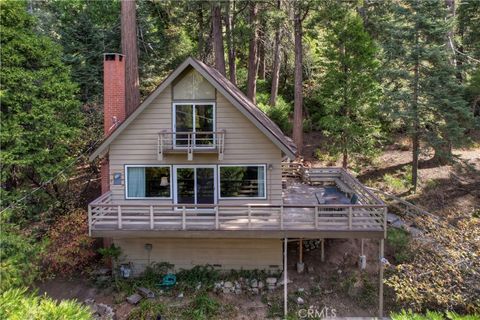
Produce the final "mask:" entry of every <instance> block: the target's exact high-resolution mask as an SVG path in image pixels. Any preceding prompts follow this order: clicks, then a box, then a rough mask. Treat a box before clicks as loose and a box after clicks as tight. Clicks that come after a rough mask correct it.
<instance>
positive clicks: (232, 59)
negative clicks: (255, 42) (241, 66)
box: [225, 1, 237, 85]
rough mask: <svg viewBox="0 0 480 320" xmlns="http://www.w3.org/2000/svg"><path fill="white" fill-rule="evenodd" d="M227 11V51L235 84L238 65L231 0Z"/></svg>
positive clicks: (232, 79)
mask: <svg viewBox="0 0 480 320" xmlns="http://www.w3.org/2000/svg"><path fill="white" fill-rule="evenodd" d="M226 8H227V12H226V20H227V21H226V23H225V26H226V32H227V51H228V73H229V77H230V82H231V83H233V84H234V85H237V65H236V62H235V59H236V54H235V42H234V41H233V30H234V28H235V24H234V21H233V15H232V14H231V12H230V1H229V2H228V3H227V6H226ZM233 11H235V1H233Z"/></svg>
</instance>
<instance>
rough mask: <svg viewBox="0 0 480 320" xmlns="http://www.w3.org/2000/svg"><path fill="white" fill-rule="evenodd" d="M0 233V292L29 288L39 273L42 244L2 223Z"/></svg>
mask: <svg viewBox="0 0 480 320" xmlns="http://www.w3.org/2000/svg"><path fill="white" fill-rule="evenodd" d="M1 230H2V231H1V232H0V279H1V281H0V291H5V290H9V289H11V288H16V287H21V286H29V285H31V284H32V283H33V281H34V280H35V279H36V278H37V276H38V275H39V273H40V268H39V257H40V255H41V252H42V250H43V245H42V243H39V242H38V241H36V239H31V238H28V237H27V236H24V235H21V234H20V232H19V231H18V230H16V229H15V228H13V227H11V226H10V227H9V226H7V225H6V224H4V223H2V226H1Z"/></svg>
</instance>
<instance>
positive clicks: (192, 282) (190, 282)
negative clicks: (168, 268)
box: [177, 265, 220, 288]
mask: <svg viewBox="0 0 480 320" xmlns="http://www.w3.org/2000/svg"><path fill="white" fill-rule="evenodd" d="M219 279H220V273H219V272H218V270H215V269H214V267H213V266H211V265H206V266H195V267H193V268H192V269H189V270H181V271H180V272H178V273H177V281H178V282H181V283H182V285H185V286H186V287H187V288H195V287H196V286H197V285H198V284H199V283H201V284H202V286H203V287H205V288H211V287H213V285H214V284H215V282H216V281H218V280H219Z"/></svg>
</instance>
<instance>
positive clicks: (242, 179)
mask: <svg viewBox="0 0 480 320" xmlns="http://www.w3.org/2000/svg"><path fill="white" fill-rule="evenodd" d="M219 172H220V174H219V180H220V198H221V199H222V198H223V199H225V198H259V199H264V198H265V195H266V182H265V181H266V175H265V165H222V166H219Z"/></svg>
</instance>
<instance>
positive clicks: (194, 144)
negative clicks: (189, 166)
mask: <svg viewBox="0 0 480 320" xmlns="http://www.w3.org/2000/svg"><path fill="white" fill-rule="evenodd" d="M225 132H226V131H225V130H219V131H201V132H193V131H167V130H163V131H161V132H159V133H158V160H163V157H164V154H165V152H168V151H176V152H179V151H185V152H186V153H187V154H188V160H193V153H194V151H208V150H213V151H214V152H217V153H218V158H219V160H222V159H223V153H224V150H225Z"/></svg>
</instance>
